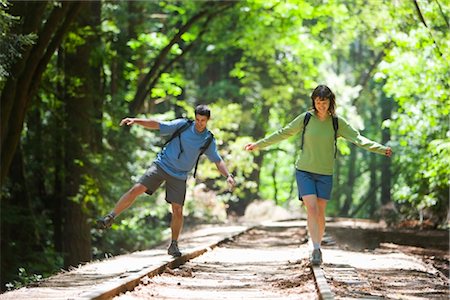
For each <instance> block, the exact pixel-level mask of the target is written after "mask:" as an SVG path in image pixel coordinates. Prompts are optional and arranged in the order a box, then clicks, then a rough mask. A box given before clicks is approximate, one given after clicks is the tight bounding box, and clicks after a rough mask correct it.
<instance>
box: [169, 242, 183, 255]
mask: <svg viewBox="0 0 450 300" xmlns="http://www.w3.org/2000/svg"><path fill="white" fill-rule="evenodd" d="M167 253H168V254H169V255H172V256H173V257H180V256H181V252H180V249H178V243H177V242H176V241H172V243H171V244H170V246H169V249H167Z"/></svg>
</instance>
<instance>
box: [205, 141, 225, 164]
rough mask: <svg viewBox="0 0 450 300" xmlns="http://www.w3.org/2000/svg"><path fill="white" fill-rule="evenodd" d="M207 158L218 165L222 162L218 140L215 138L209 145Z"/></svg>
mask: <svg viewBox="0 0 450 300" xmlns="http://www.w3.org/2000/svg"><path fill="white" fill-rule="evenodd" d="M205 154H206V157H208V159H209V160H210V161H211V162H213V163H217V162H219V161H221V160H222V157H221V156H220V154H219V152H217V145H216V139H215V138H213V139H212V141H211V144H209V147H208V149H206V151H205Z"/></svg>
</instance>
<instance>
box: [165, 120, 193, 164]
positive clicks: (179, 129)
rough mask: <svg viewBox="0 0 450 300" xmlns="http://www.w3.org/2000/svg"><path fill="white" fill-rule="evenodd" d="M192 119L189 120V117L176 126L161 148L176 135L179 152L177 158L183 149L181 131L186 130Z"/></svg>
mask: <svg viewBox="0 0 450 300" xmlns="http://www.w3.org/2000/svg"><path fill="white" fill-rule="evenodd" d="M193 122H194V121H193V120H190V119H186V123H184V124H183V125H181V126H180V127H178V128H177V130H175V132H174V133H173V134H172V136H171V137H170V138H169V139H168V140H167V141H166V142H165V143H164V145H163V148H164V147H165V146H166V145H167V144H168V143H170V142H171V141H172V140H173V139H174V138H176V137H178V142H179V143H180V153H178V158H180V156H181V153H183V151H184V149H183V144H182V143H181V138H180V136H181V133H183V132H184V131H186V129H188V128H189V127H191V125H192V123H193Z"/></svg>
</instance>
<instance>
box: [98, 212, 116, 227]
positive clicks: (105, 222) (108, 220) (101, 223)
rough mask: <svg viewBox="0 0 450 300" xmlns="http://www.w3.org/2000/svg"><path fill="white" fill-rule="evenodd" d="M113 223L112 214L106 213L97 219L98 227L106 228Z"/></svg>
mask: <svg viewBox="0 0 450 300" xmlns="http://www.w3.org/2000/svg"><path fill="white" fill-rule="evenodd" d="M112 223H114V216H113V215H112V214H107V215H106V216H104V217H103V218H100V219H98V220H97V227H98V228H99V229H108V228H110V227H111V225H112Z"/></svg>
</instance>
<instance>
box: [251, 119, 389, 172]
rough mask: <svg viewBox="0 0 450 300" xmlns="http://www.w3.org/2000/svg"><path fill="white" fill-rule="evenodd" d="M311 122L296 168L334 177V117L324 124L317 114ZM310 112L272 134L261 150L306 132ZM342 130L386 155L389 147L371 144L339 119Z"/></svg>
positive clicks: (360, 144)
mask: <svg viewBox="0 0 450 300" xmlns="http://www.w3.org/2000/svg"><path fill="white" fill-rule="evenodd" d="M311 114H312V116H311V119H310V120H309V122H308V124H307V126H306V129H305V135H304V144H303V151H301V153H300V154H299V156H298V159H297V162H296V163H295V165H296V168H297V169H298V170H301V171H307V172H311V173H316V174H322V175H333V167H334V129H333V120H332V117H331V116H327V118H326V119H325V120H323V121H321V120H319V119H318V118H317V116H316V114H315V113H314V112H311ZM305 115H306V112H304V113H302V114H301V115H299V116H298V117H296V118H295V119H294V120H293V121H292V122H290V123H289V124H288V125H287V126H286V127H284V128H282V129H280V130H278V131H276V132H274V133H272V134H271V135H269V136H267V137H265V138H264V139H262V140H259V141H257V142H256V145H257V146H258V147H259V148H261V149H262V148H265V147H267V146H270V145H272V144H275V143H277V142H279V141H282V140H284V139H287V138H288V137H290V136H292V135H294V134H296V133H300V135H299V139H301V133H302V131H303V120H304V119H305ZM338 123H339V129H338V132H337V135H338V137H343V138H344V139H346V140H348V141H350V142H352V143H353V144H355V145H357V146H358V147H361V148H363V149H366V150H368V151H371V152H374V153H378V154H385V152H386V149H387V147H386V146H383V145H381V144H378V143H376V142H374V141H371V140H369V139H367V138H365V137H363V136H362V135H360V133H359V132H358V131H357V130H356V129H354V128H353V127H352V126H351V125H350V124H348V122H347V121H346V120H345V119H343V118H341V117H338Z"/></svg>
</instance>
